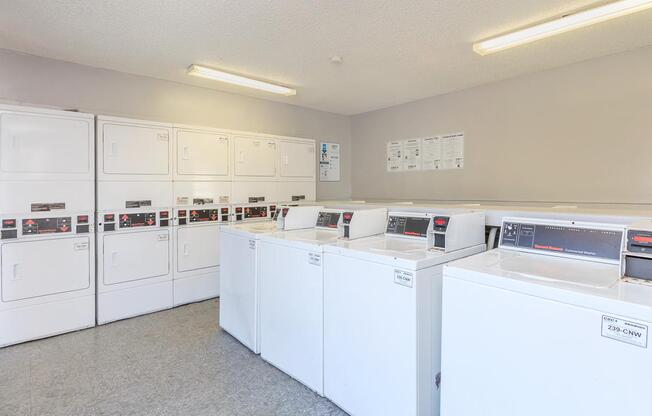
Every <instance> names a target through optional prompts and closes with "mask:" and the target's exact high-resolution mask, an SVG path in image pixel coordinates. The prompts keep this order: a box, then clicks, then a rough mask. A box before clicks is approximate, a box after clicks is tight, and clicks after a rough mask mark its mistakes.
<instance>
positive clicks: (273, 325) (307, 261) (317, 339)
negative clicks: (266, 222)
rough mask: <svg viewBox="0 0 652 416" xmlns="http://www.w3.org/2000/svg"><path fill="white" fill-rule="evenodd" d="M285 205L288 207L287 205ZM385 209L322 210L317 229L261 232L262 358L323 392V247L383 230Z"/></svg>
mask: <svg viewBox="0 0 652 416" xmlns="http://www.w3.org/2000/svg"><path fill="white" fill-rule="evenodd" d="M283 210H284V209H283ZM386 221H387V210H386V209H385V208H375V209H357V210H342V209H340V210H337V209H322V210H320V211H319V214H318V216H317V220H316V222H315V224H314V228H310V229H305V230H295V231H279V232H275V233H270V234H263V235H261V236H260V241H259V245H258V256H259V262H258V267H259V270H260V271H259V281H260V340H261V348H260V352H261V357H262V358H263V359H264V360H265V361H268V362H269V363H271V364H273V365H274V366H276V367H278V368H279V369H281V370H283V371H284V372H285V373H287V374H289V375H290V376H292V377H294V378H295V379H297V380H298V381H300V382H301V383H303V384H304V385H306V386H307V387H309V388H310V389H312V390H314V391H315V392H317V393H318V394H320V395H322V394H323V391H324V389H323V384H324V354H323V352H324V339H323V333H324V325H323V323H324V307H323V306H324V304H323V300H324V274H323V261H322V256H323V254H322V253H323V249H324V246H325V245H327V244H332V243H335V242H336V241H338V239H340V238H348V237H344V236H345V235H347V236H351V238H352V239H354V238H362V237H367V236H371V235H377V234H382V233H383V231H384V230H385V223H386Z"/></svg>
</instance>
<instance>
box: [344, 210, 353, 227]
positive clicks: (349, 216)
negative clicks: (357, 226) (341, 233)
mask: <svg viewBox="0 0 652 416" xmlns="http://www.w3.org/2000/svg"><path fill="white" fill-rule="evenodd" d="M351 220H353V212H351V211H347V212H345V213H343V214H342V224H346V225H349V224H351Z"/></svg>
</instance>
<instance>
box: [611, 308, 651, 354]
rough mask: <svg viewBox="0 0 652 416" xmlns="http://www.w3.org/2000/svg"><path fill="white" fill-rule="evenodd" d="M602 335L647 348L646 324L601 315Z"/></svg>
mask: <svg viewBox="0 0 652 416" xmlns="http://www.w3.org/2000/svg"><path fill="white" fill-rule="evenodd" d="M602 336H603V337H606V338H611V339H615V340H616V341H621V342H626V343H628V344H632V345H636V346H637V347H641V348H647V325H642V324H639V323H636V322H631V321H626V320H624V319H620V318H616V317H613V316H607V315H603V316H602Z"/></svg>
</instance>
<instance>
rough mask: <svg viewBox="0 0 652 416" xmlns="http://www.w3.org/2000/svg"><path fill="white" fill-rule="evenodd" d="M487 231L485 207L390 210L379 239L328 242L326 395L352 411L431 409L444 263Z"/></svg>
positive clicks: (422, 415)
mask: <svg viewBox="0 0 652 416" xmlns="http://www.w3.org/2000/svg"><path fill="white" fill-rule="evenodd" d="M484 238H485V219H484V213H482V212H463V211H449V212H441V213H418V212H390V213H389V215H388V221H387V227H386V231H385V235H384V236H383V237H380V238H378V237H370V238H363V239H360V240H354V241H348V242H347V241H342V242H338V243H336V244H331V245H327V246H325V247H324V259H323V261H324V395H325V396H326V397H328V398H329V399H330V400H332V401H333V402H334V403H336V404H337V405H338V406H340V407H341V408H342V409H344V410H345V411H347V412H348V413H350V414H351V415H353V416H377V415H405V416H409V415H419V416H431V415H436V414H438V410H439V391H438V388H439V384H438V377H439V371H440V340H441V332H440V328H441V275H442V267H443V265H444V264H445V263H447V262H450V261H452V260H456V259H459V258H462V257H466V256H471V255H473V254H477V253H481V252H482V251H484V250H485V247H486V246H485V239H484ZM465 303H466V302H465ZM459 414H465V413H459ZM469 414H472V413H469ZM476 414H482V412H480V413H476Z"/></svg>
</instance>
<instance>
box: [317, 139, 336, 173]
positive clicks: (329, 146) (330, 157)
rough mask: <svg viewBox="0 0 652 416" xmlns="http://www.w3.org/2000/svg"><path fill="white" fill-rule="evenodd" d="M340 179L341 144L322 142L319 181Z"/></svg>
mask: <svg viewBox="0 0 652 416" xmlns="http://www.w3.org/2000/svg"><path fill="white" fill-rule="evenodd" d="M339 180H340V144H339V143H327V142H321V147H320V152H319V181H320V182H338V181H339Z"/></svg>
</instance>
